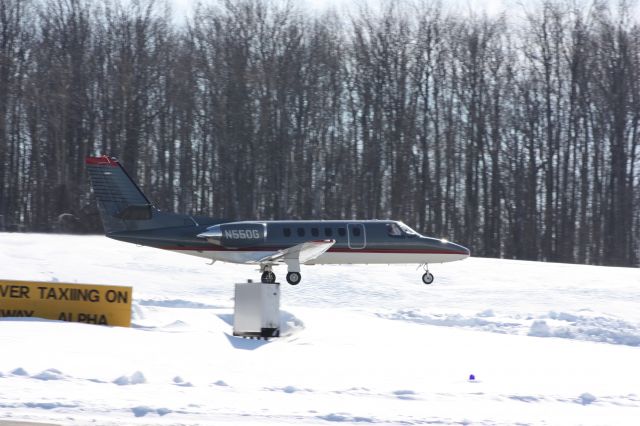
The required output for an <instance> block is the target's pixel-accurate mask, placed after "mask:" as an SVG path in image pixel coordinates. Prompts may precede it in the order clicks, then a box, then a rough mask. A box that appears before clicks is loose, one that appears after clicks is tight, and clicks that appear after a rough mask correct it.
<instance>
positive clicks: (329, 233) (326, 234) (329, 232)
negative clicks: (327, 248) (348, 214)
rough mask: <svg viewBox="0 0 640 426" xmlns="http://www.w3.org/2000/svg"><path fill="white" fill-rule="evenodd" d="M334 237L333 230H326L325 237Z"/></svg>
mask: <svg viewBox="0 0 640 426" xmlns="http://www.w3.org/2000/svg"><path fill="white" fill-rule="evenodd" d="M332 235H333V229H331V228H324V236H325V237H330V236H332Z"/></svg>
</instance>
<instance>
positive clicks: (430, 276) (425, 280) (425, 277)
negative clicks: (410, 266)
mask: <svg viewBox="0 0 640 426" xmlns="http://www.w3.org/2000/svg"><path fill="white" fill-rule="evenodd" d="M433 280H434V277H433V274H432V273H431V272H425V274H424V275H423V276H422V282H423V283H425V284H427V285H429V284H431V283H432V282H433Z"/></svg>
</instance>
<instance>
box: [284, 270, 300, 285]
mask: <svg viewBox="0 0 640 426" xmlns="http://www.w3.org/2000/svg"><path fill="white" fill-rule="evenodd" d="M301 280H302V276H301V275H300V272H289V273H288V274H287V282H288V283H289V284H291V285H298V284H299V283H300V281H301Z"/></svg>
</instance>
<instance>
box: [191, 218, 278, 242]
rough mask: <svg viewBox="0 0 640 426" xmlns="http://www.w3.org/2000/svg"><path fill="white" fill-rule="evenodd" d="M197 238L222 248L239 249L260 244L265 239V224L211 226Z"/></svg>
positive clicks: (244, 223)
mask: <svg viewBox="0 0 640 426" xmlns="http://www.w3.org/2000/svg"><path fill="white" fill-rule="evenodd" d="M198 237H199V238H206V239H207V241H209V242H210V243H213V244H217V245H219V246H222V247H229V248H241V247H251V246H255V245H259V244H262V243H263V242H264V241H265V239H266V238H267V224H266V223H259V222H241V223H223V224H221V225H213V226H210V227H209V228H207V230H206V231H205V232H203V233H201V234H198Z"/></svg>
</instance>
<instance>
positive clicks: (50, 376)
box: [31, 368, 65, 380]
mask: <svg viewBox="0 0 640 426" xmlns="http://www.w3.org/2000/svg"><path fill="white" fill-rule="evenodd" d="M31 377H32V378H33V379H38V380H63V379H65V376H64V374H62V372H61V371H60V370H57V369H55V368H49V369H47V370H44V371H42V372H40V373H38V374H36V375H35V376H31Z"/></svg>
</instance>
